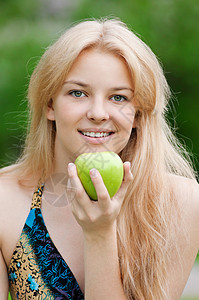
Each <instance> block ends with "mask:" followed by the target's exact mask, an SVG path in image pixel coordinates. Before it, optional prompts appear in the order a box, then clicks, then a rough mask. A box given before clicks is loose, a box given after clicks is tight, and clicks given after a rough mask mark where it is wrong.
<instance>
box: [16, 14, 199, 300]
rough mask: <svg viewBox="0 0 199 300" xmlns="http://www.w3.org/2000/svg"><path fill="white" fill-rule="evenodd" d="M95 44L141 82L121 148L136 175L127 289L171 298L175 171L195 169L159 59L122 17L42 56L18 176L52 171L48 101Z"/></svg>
mask: <svg viewBox="0 0 199 300" xmlns="http://www.w3.org/2000/svg"><path fill="white" fill-rule="evenodd" d="M92 47H93V48H95V47H98V48H100V49H102V50H104V51H109V52H110V53H113V54H116V55H118V56H119V57H122V59H123V60H124V61H125V63H126V65H127V67H128V69H129V71H130V74H131V76H132V81H133V85H134V99H133V100H134V101H135V103H136V129H133V130H132V134H131V137H130V139H129V141H128V143H127V145H126V147H125V148H124V149H123V150H122V151H121V153H120V156H121V158H122V160H123V161H126V160H128V161H130V162H131V164H132V172H133V175H134V180H133V181H132V184H130V186H129V189H128V193H127V194H126V197H125V199H124V203H123V206H122V208H121V212H120V215H119V217H118V226H117V228H118V253H119V260H120V268H121V277H122V282H123V287H124V291H125V293H126V296H127V298H128V299H139V300H140V299H148V300H150V299H151V300H154V299H156V300H157V299H160V300H161V299H168V298H167V295H166V292H167V288H166V281H165V278H166V266H167V263H168V261H169V255H170V251H171V249H174V248H175V245H174V239H175V238H174V237H173V236H175V234H174V233H173V230H174V228H176V223H177V218H178V216H177V213H176V214H175V213H174V212H175V211H178V203H176V201H175V197H173V195H172V192H171V191H170V188H169V180H168V178H169V176H168V175H169V174H171V173H172V174H178V175H183V176H186V177H189V178H194V171H193V170H192V167H191V164H190V161H189V159H188V157H186V153H185V151H184V149H183V148H182V147H181V146H180V144H179V142H178V141H177V139H176V138H175V137H174V135H173V134H172V132H171V130H170V128H169V126H168V125H167V122H166V118H165V113H166V112H167V104H168V100H169V98H170V96H171V95H170V90H169V87H168V84H167V82H166V79H165V76H164V74H163V71H162V68H161V66H160V63H159V62H158V59H157V58H156V56H155V55H154V53H153V52H152V51H151V49H150V48H149V47H148V46H147V45H146V44H145V43H144V42H143V41H142V40H141V39H140V38H139V37H138V36H137V35H136V34H134V33H133V32H132V31H131V30H129V29H128V28H127V26H126V25H125V24H124V23H122V22H121V21H120V20H117V19H111V20H109V19H100V20H88V21H83V22H80V23H79V24H76V25H74V26H72V27H71V28H70V29H68V30H67V31H66V32H65V33H64V34H63V35H62V36H61V37H60V38H59V39H58V40H57V41H56V42H55V43H54V44H53V45H51V46H50V47H49V48H48V49H47V50H46V52H45V53H44V55H43V56H42V58H41V60H40V61H39V63H38V65H37V67H36V68H35V70H34V72H33V74H32V76H31V79H30V84H29V89H28V100H29V108H30V121H29V128H28V134H27V139H26V143H25V147H24V152H23V154H22V156H21V157H20V159H19V161H18V162H17V172H18V176H19V178H21V179H25V178H27V177H30V176H35V178H37V179H39V178H42V179H43V180H45V178H46V177H47V176H49V175H50V173H51V172H52V163H53V156H54V142H55V135H56V129H55V124H54V122H52V121H49V120H48V119H47V117H46V110H47V106H48V103H49V102H50V101H51V99H52V98H53V97H54V96H55V95H56V93H57V91H58V90H59V89H60V87H61V86H62V84H63V82H64V80H65V78H66V75H67V73H68V72H69V70H70V68H71V66H72V64H73V62H74V61H75V59H76V58H77V57H78V55H79V54H80V53H81V52H82V51H83V50H85V49H87V48H92ZM172 237H173V238H172Z"/></svg>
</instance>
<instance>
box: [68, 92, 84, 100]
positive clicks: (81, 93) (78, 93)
mask: <svg viewBox="0 0 199 300" xmlns="http://www.w3.org/2000/svg"><path fill="white" fill-rule="evenodd" d="M69 94H70V95H72V96H73V97H75V98H82V97H85V96H86V95H85V94H84V93H83V92H82V91H78V90H75V91H71V92H70V93H69Z"/></svg>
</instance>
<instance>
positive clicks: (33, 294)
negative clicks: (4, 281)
mask: <svg viewBox="0 0 199 300" xmlns="http://www.w3.org/2000/svg"><path fill="white" fill-rule="evenodd" d="M43 188H44V185H40V186H39V188H38V189H37V190H36V191H35V192H34V195H33V199H32V205H31V210H30V213H29V215H28V218H27V220H26V223H25V225H24V228H23V231H22V233H21V236H20V238H19V241H18V243H17V245H16V248H15V251H14V253H13V256H12V259H11V262H10V265H9V267H8V276H9V285H10V293H11V296H12V299H13V300H15V299H20V300H23V299H25V300H28V299H35V300H44V299H46V300H51V299H53V300H55V299H56V300H62V299H74V300H83V299H84V295H83V293H82V292H81V290H80V287H79V285H78V283H77V280H76V279H75V277H74V275H73V273H72V271H71V270H70V268H69V267H68V265H67V263H66V262H65V261H64V259H63V258H62V256H61V255H60V253H59V252H58V250H57V249H56V247H55V245H54V244H53V242H52V240H51V238H50V236H49V234H48V231H47V228H46V226H45V223H44V219H43V217H42V212H41V197H42V192H43Z"/></svg>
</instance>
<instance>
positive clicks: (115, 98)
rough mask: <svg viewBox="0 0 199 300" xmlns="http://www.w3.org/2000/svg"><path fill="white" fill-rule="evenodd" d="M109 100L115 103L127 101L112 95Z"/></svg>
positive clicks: (122, 97) (124, 98)
mask: <svg viewBox="0 0 199 300" xmlns="http://www.w3.org/2000/svg"><path fill="white" fill-rule="evenodd" d="M111 100H113V101H115V102H123V101H125V100H127V98H126V97H124V96H122V95H114V96H112V97H111Z"/></svg>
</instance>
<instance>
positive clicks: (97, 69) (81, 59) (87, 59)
mask: <svg viewBox="0 0 199 300" xmlns="http://www.w3.org/2000/svg"><path fill="white" fill-rule="evenodd" d="M74 76H75V77H76V76H77V77H80V76H84V77H88V78H89V77H91V78H93V76H95V79H97V78H98V79H99V78H100V77H103V76H105V77H104V79H105V80H110V79H111V78H112V79H117V80H118V79H119V78H120V81H128V82H129V84H131V83H132V82H131V81H132V80H131V74H130V71H129V68H128V66H127V64H126V62H125V60H124V58H122V57H121V56H119V55H117V54H115V53H112V52H108V51H106V50H102V49H98V48H90V49H86V50H83V51H82V52H81V53H80V54H79V56H78V57H77V58H76V59H75V61H74V63H73V64H72V67H71V68H70V70H69V72H68V74H67V79H68V78H70V79H71V77H74Z"/></svg>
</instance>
